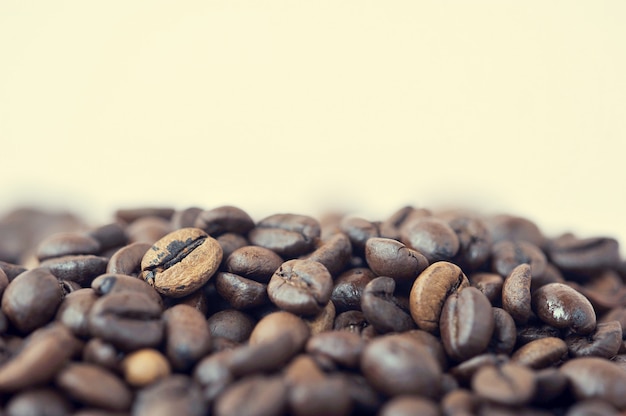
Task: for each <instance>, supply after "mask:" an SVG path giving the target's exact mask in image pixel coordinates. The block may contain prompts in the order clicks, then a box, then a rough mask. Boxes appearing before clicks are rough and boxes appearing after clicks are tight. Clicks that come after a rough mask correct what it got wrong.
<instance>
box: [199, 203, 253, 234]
mask: <svg viewBox="0 0 626 416" xmlns="http://www.w3.org/2000/svg"><path fill="white" fill-rule="evenodd" d="M193 226H194V227H196V228H200V229H202V230H204V232H206V233H207V234H208V235H210V236H212V237H217V236H219V235H221V234H224V233H235V234H240V235H246V234H247V233H248V232H249V231H250V230H252V228H254V221H253V220H252V218H250V215H248V213H247V212H245V211H244V210H242V209H241V208H237V207H234V206H230V205H225V206H221V207H217V208H213V209H210V210H207V211H202V212H201V213H200V214H199V215H198V216H197V218H196V221H195V223H194V225H193Z"/></svg>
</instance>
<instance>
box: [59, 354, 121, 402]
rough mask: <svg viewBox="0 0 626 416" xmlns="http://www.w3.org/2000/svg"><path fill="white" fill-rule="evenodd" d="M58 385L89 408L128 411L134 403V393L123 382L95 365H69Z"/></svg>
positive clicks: (60, 377) (61, 375) (61, 374)
mask: <svg viewBox="0 0 626 416" xmlns="http://www.w3.org/2000/svg"><path fill="white" fill-rule="evenodd" d="M56 384H57V385H58V386H59V387H60V388H61V389H62V390H63V391H65V392H66V393H67V394H68V395H69V396H70V397H71V398H72V399H73V400H76V401H77V402H79V403H82V404H85V405H87V406H96V407H101V408H104V409H110V410H126V409H128V408H129V407H130V405H131V402H132V393H131V391H130V390H129V389H128V387H126V385H125V384H124V382H123V381H122V380H120V379H119V378H118V377H117V376H116V375H115V374H113V373H111V372H109V371H107V370H105V369H103V368H101V367H98V366H96V365H93V364H83V363H70V364H67V365H66V366H65V368H64V369H63V370H62V371H61V372H60V373H59V374H58V375H57V377H56ZM94 386H97V388H94Z"/></svg>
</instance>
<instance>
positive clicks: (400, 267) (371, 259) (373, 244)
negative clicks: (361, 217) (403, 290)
mask: <svg viewBox="0 0 626 416" xmlns="http://www.w3.org/2000/svg"><path fill="white" fill-rule="evenodd" d="M365 260H366V261H367V264H368V266H369V267H370V269H371V270H372V271H373V272H374V273H375V274H377V275H378V276H388V277H391V278H393V279H398V280H410V281H413V280H415V278H416V277H417V276H418V275H419V274H420V273H421V272H423V271H424V269H426V267H428V260H426V257H424V256H423V255H422V254H421V253H419V252H418V251H415V250H413V249H410V248H408V247H406V246H405V245H404V244H402V243H401V242H399V241H397V240H392V239H389V238H370V239H369V240H367V242H366V243H365Z"/></svg>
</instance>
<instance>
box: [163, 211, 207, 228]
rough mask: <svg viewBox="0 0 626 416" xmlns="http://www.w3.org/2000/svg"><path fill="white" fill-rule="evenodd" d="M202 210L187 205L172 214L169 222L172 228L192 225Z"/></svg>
mask: <svg viewBox="0 0 626 416" xmlns="http://www.w3.org/2000/svg"><path fill="white" fill-rule="evenodd" d="M203 211H204V210H203V209H202V208H199V207H189V208H185V209H182V210H177V211H176V212H174V214H173V215H172V218H171V219H170V222H171V224H172V230H178V229H181V228H188V227H194V226H195V225H196V220H197V218H198V216H199V215H200V214H201V213H202V212H203Z"/></svg>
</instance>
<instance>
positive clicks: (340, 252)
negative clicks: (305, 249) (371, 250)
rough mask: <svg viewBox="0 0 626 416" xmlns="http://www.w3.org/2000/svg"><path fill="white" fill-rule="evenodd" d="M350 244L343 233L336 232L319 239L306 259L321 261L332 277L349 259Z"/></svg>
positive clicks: (337, 273)
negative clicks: (316, 245) (326, 237)
mask: <svg viewBox="0 0 626 416" xmlns="http://www.w3.org/2000/svg"><path fill="white" fill-rule="evenodd" d="M351 254H352V244H351V243H350V239H349V238H348V236H347V235H345V234H344V233H341V232H338V233H336V234H333V235H332V236H330V237H329V238H328V239H326V240H323V241H320V242H319V243H318V247H317V248H316V249H315V251H313V252H312V253H311V254H310V255H308V256H306V258H307V259H308V260H313V261H317V262H320V263H322V264H323V265H324V266H325V267H326V268H327V269H328V272H329V273H330V274H331V275H332V276H333V277H334V276H337V275H339V273H341V271H342V270H343V269H344V268H345V267H346V265H347V264H348V262H349V261H350V256H351Z"/></svg>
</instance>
